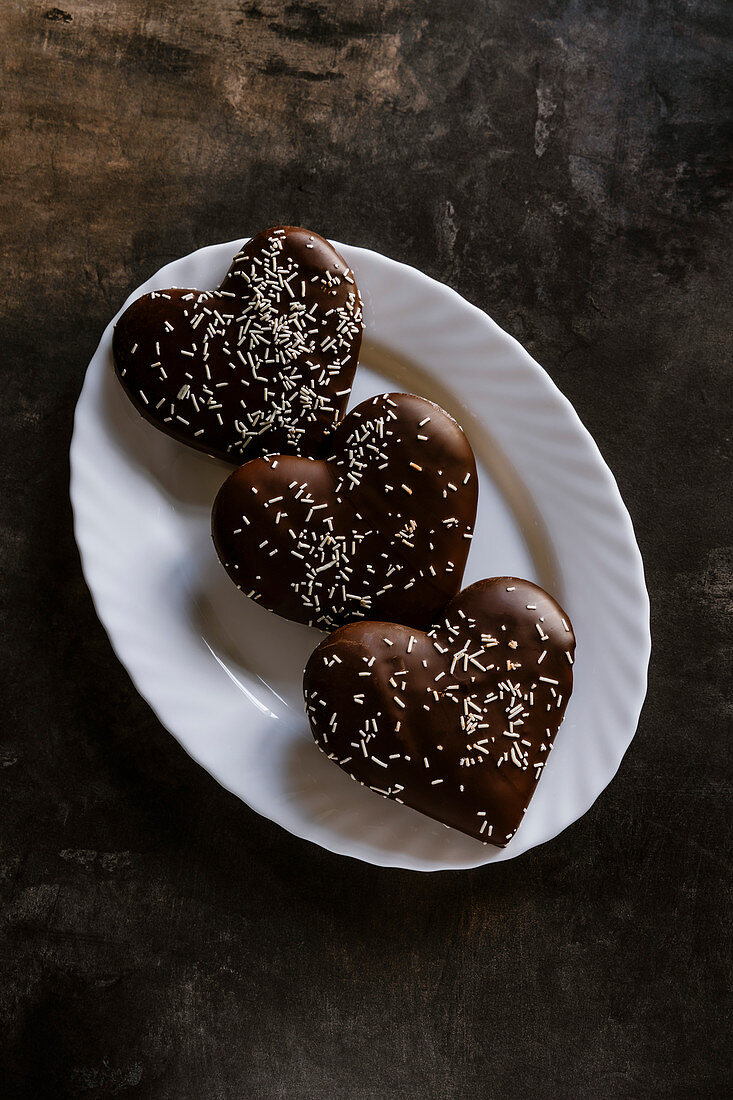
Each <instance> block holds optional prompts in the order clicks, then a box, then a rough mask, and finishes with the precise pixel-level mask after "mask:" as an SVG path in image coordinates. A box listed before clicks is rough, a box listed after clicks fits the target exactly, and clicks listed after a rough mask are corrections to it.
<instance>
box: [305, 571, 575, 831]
mask: <svg viewBox="0 0 733 1100" xmlns="http://www.w3.org/2000/svg"><path fill="white" fill-rule="evenodd" d="M574 652H575V637H574V634H573V630H572V627H571V625H570V621H569V619H568V617H567V615H566V614H565V612H564V611H563V610H562V608H561V607H560V606H559V605H558V604H557V603H556V602H555V600H553V599H552V597H551V596H549V595H548V594H547V593H546V592H545V591H544V590H543V589H541V588H538V586H537V585H535V584H531V583H530V582H529V581H523V580H518V579H516V578H514V577H494V578H492V579H491V580H484V581H478V583H476V584H472V585H471V586H470V587H469V588H466V589H464V591H463V592H461V593H460V594H459V595H458V596H456V598H455V599H453V600H452V601H451V602H450V603H449V604H448V606H447V607H446V608H445V611H444V613H443V614H442V615H441V616H440V619H439V620H438V621H436V623H435V625H434V626H433V627H432V628H431V629H430V631H429V632H428V633H423V632H422V631H419V630H411V629H410V628H409V627H405V626H402V625H397V624H395V623H381V622H363V623H352V624H351V625H349V626H345V627H342V628H341V629H340V630H337V631H336V632H335V633H334V634H331V635H330V636H329V637H328V638H326V639H325V640H324V641H323V642H321V644H320V645H319V646H318V648H317V649H316V650H315V651H314V652H313V654H312V655H311V657H310V660H309V661H308V664H307V666H306V670H305V677H304V692H305V700H306V711H307V714H308V717H309V719H310V724H311V729H312V731H313V736H314V738H315V740H316V743H317V744H318V746H319V748H321V749H322V750H323V752H325V753H326V754H327V755H328V756H329V758H330V759H331V760H333V761H335V763H337V764H338V765H339V766H340V767H342V768H343V769H344V771H346V772H348V774H349V775H350V776H351V778H352V779H355V780H357V781H358V782H360V783H363V784H365V785H366V786H368V787H370V788H371V789H372V790H373V791H376V792H377V793H378V794H381V795H384V796H385V797H386V798H391V799H394V801H395V802H402V803H405V804H406V805H408V806H412V807H413V808H414V809H416V810H420V811H421V813H424V814H427V815H428V817H433V818H436V819H437V820H438V821H442V822H443V823H444V824H446V825H450V826H452V827H453V828H454V829H460V830H461V832H464V833H468V835H469V836H473V837H476V838H477V839H478V840H481V841H484V842H487V843H491V844H496V845H498V846H499V847H504V846H505V845H506V844H507V843H508V841H509V840H511V838H512V836H513V835H514V833H515V832H516V830H517V828H518V827H519V825H520V824H521V821H522V816H523V814H524V811H525V810H526V808H527V805H528V804H529V801H530V799H531V798H532V795H533V794H534V790H535V787H536V786H537V783H538V781H539V778H540V776H541V775H542V769H543V768H544V766H545V763H546V761H547V757H548V754H549V752H550V749H551V748H552V743H553V741H554V738H555V734H556V733H557V730H558V727H559V726H560V723H561V722H562V720H563V716H564V714H565V707H566V706H567V702H568V699H569V697H570V693H571V691H572V686H573V669H572V665H573V654H574Z"/></svg>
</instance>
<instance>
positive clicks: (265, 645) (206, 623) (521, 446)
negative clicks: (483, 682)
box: [71, 242, 650, 871]
mask: <svg viewBox="0 0 733 1100" xmlns="http://www.w3.org/2000/svg"><path fill="white" fill-rule="evenodd" d="M241 243H242V242H231V243H228V244H220V245H214V246H212V247H210V248H203V249H201V250H200V251H198V252H194V253H192V254H191V255H190V256H185V257H184V258H183V259H180V260H176V261H175V262H174V263H171V264H168V266H167V267H164V268H162V269H161V270H160V271H159V272H158V273H157V274H156V275H154V276H153V278H152V279H149V280H148V282H146V283H145V284H144V285H143V286H141V287H139V289H138V290H136V291H135V292H134V293H133V294H132V295H131V296H130V299H128V301H131V300H132V299H133V298H136V297H138V296H139V295H140V294H143V293H146V292H147V291H150V290H155V289H162V288H164V287H168V286H185V287H195V288H197V289H200V290H205V289H211V288H213V287H215V286H217V285H218V284H219V282H220V281H221V279H222V277H223V275H224V273H225V272H226V270H227V268H228V266H229V263H230V261H231V258H232V256H233V255H234V253H235V252H236V251H237V250H238V249H239V247H240V246H241ZM336 247H337V248H338V249H339V250H340V251H341V252H342V253H343V255H344V256H345V258H346V260H347V262H348V263H349V264H350V265H351V267H352V268H353V269H354V271H355V273H356V278H357V281H358V285H359V288H360V290H361V293H362V296H363V299H364V303H365V319H366V338H365V341H364V346H363V349H362V357H361V362H362V365H361V367H360V368H359V370H358V372H357V377H356V384H355V386H354V391H353V394H352V401H351V404H352V405H354V404H356V403H358V402H359V401H361V400H363V399H364V398H365V397H368V396H370V395H372V394H376V393H382V392H384V391H385V390H389V389H404V390H410V391H412V392H414V393H418V394H422V395H423V396H425V397H429V398H432V399H433V400H436V401H438V402H439V403H440V404H441V405H443V406H444V407H445V408H447V409H448V410H449V411H450V412H452V413H453V414H454V415H455V416H456V418H457V419H458V420H459V421H460V423H461V424H463V426H464V428H465V430H466V432H467V434H468V436H469V438H470V440H471V443H472V445H473V448H474V450H475V452H476V457H477V459H478V462H479V467H480V497H479V514H478V521H477V526H476V533H475V536H474V539H473V543H472V548H471V552H470V556H469V559H468V566H467V569H466V575H465V583H466V584H469V583H471V582H472V581H474V580H478V579H480V578H481V577H487V576H496V575H508V574H512V575H515V576H521V577H527V578H528V579H530V580H534V581H536V582H537V583H539V584H541V585H543V587H545V588H547V589H548V590H549V591H550V592H551V593H552V594H553V595H554V596H556V597H557V598H558V599H559V601H560V602H561V603H562V604H563V606H564V607H565V608H566V609H567V611H568V612H569V614H570V616H571V618H572V621H573V625H574V627H575V632H576V635H577V640H578V651H577V659H576V664H575V688H574V691H573V696H572V698H571V700H570V704H569V706H568V709H567V714H566V718H565V722H564V724H563V726H562V728H561V729H560V732H559V734H558V736H557V740H556V743H555V748H554V750H553V752H552V755H551V757H550V759H549V762H548V765H547V767H546V768H545V771H544V773H543V776H542V781H541V782H540V784H539V786H538V788H537V793H536V794H535V796H534V798H533V800H532V802H531V804H530V806H529V809H528V811H527V814H526V816H525V819H524V821H523V823H522V826H521V828H520V829H519V831H518V832H517V834H516V836H515V837H514V839H513V840H512V841H511V843H510V844H509V846H508V847H507V848H505V849H498V848H494V847H492V846H487V845H483V844H480V843H479V842H478V841H475V840H472V839H471V838H470V837H467V836H464V835H463V834H461V833H459V832H456V831H455V830H453V829H447V828H446V827H445V826H442V825H440V824H438V823H436V822H434V821H431V820H430V819H429V818H427V817H423V816H422V815H421V814H418V813H417V812H416V811H414V810H411V809H409V808H408V807H406V806H399V805H397V804H396V803H394V802H389V801H387V800H386V799H384V798H380V797H379V796H377V795H375V794H373V793H372V792H371V791H368V790H366V789H364V788H362V787H360V786H358V785H357V784H355V783H353V782H352V781H351V780H350V779H349V778H348V776H346V775H345V774H344V773H343V772H342V771H341V770H340V769H339V768H338V767H336V766H334V765H333V764H332V763H331V762H330V761H329V760H327V759H326V758H325V757H324V756H323V755H322V754H321V753H319V752H318V751H317V749H316V747H315V745H314V743H313V741H312V738H311V735H310V732H309V729H308V724H307V721H306V718H305V715H304V712H303V697H302V689H301V680H302V673H303V668H304V665H305V662H306V660H307V658H308V655H309V654H310V653H311V651H312V650H313V649H314V648H315V646H316V644H317V643H318V641H319V639H320V638H321V637H322V636H323V635H322V634H321V633H320V632H319V631H316V630H312V629H309V628H308V627H304V626H299V625H297V624H294V623H289V622H286V621H285V620H283V619H280V618H278V617H277V616H276V615H272V614H270V613H268V612H267V611H264V610H263V609H262V608H260V607H258V606H257V605H256V604H254V603H252V602H250V601H249V600H247V599H246V598H245V597H244V596H242V595H241V594H240V593H238V592H237V590H236V589H235V588H234V586H233V585H232V583H231V581H230V580H229V579H228V577H227V576H226V575H225V573H224V571H223V569H222V568H221V566H220V565H219V562H218V560H217V558H216V555H215V553H214V549H213V546H212V543H211V538H210V535H209V516H210V508H211V504H212V501H213V498H214V496H215V494H216V492H217V490H218V488H219V486H220V484H221V482H222V481H223V480H224V478H225V477H226V475H227V473H228V472H229V469H230V468H229V467H227V466H225V465H223V464H221V463H219V462H217V461H215V460H213V459H209V458H207V457H206V456H203V455H200V454H198V453H196V452H195V451H192V450H190V449H188V448H187V447H185V446H183V445H181V444H179V443H176V442H175V441H173V440H171V439H169V438H168V437H167V436H165V435H163V434H162V432H159V431H157V430H156V429H155V428H153V427H152V426H151V425H150V424H148V423H146V422H145V421H144V420H142V419H141V418H140V417H139V416H138V414H137V413H136V412H135V410H134V409H133V407H132V405H131V404H130V402H129V401H128V399H127V398H126V397H125V395H124V394H123V392H122V389H121V387H120V386H119V384H118V382H117V380H116V378H115V376H114V373H113V369H112V351H111V348H112V327H113V324H114V321H112V322H111V323H110V324H109V325H108V327H107V329H106V330H105V332H104V335H103V336H102V339H101V342H100V344H99V347H98V348H97V351H96V353H95V355H94V358H93V359H92V361H91V363H90V364H89V369H88V370H87V374H86V378H85V381H84V387H83V389H82V392H81V396H80V397H79V402H78V405H77V409H76V417H75V422H74V436H73V440H72V444H71V500H72V505H73V509H74V522H75V533H76V539H77V542H78V545H79V550H80V553H81V558H82V563H83V568H84V575H85V577H86V580H87V583H88V585H89V588H90V590H91V592H92V596H93V598H94V603H95V606H96V609H97V613H98V615H99V617H100V619H101V621H102V623H103V624H104V626H105V628H106V630H107V633H108V634H109V637H110V640H111V642H112V645H113V646H114V648H115V651H116V652H117V654H118V656H119V658H120V660H121V661H122V663H123V664H124V665H125V667H126V668H127V670H128V672H129V673H130V676H131V677H132V679H133V681H134V683H135V684H136V686H137V688H138V690H139V691H140V692H141V694H142V695H143V696H144V697H145V699H147V701H148V702H149V703H150V705H151V706H152V707H153V709H154V710H155V712H156V714H157V715H158V717H159V718H160V720H161V722H162V723H163V724H164V725H165V726H166V727H167V728H168V729H169V730H170V731H171V733H172V734H173V735H174V736H175V737H176V738H177V739H178V740H179V741H180V743H181V744H182V745H183V747H184V748H185V749H186V750H187V751H188V752H189V753H190V754H191V756H193V757H194V759H196V760H198V762H199V763H200V764H201V765H202V766H203V767H204V768H206V770H207V771H209V772H210V773H211V774H212V775H213V776H214V777H215V778H216V779H217V780H218V781H219V782H220V783H221V784H222V785H223V786H224V787H227V788H228V789H229V790H230V791H232V792H233V793H234V794H236V795H238V796H239V797H240V798H241V799H243V801H244V802H246V803H247V804H248V805H249V806H251V807H252V808H253V809H254V810H257V812H258V813H261V814H264V815H265V816H266V817H269V818H271V819H272V820H273V821H276V822H277V823H278V824H280V825H282V826H283V827H284V828H285V829H288V830H289V831H290V832H292V833H295V834H296V835H297V836H301V837H304V838H306V839H308V840H312V841H314V842H315V843H317V844H320V845H322V846H323V847H324V848H327V849H329V850H330V851H332V852H339V853H341V854H343V855H349V856H355V857H357V858H359V859H363V860H366V861H367V862H369V863H374V864H378V865H382V866H393V867H406V868H412V869H415V870H421V871H432V870H443V869H455V868H462V867H474V866H477V865H479V864H483V863H491V862H494V861H496V860H504V859H511V858H512V857H513V856H518V855H520V853H522V852H525V851H526V850H527V849H528V848H532V847H534V846H535V845H536V844H541V843H543V842H544V841H546V840H549V839H550V838H551V837H553V836H555V835H556V834H557V833H559V832H560V831H561V830H562V829H564V828H566V826H568V825H570V824H571V823H572V822H573V821H575V820H576V819H577V818H578V817H580V816H581V815H582V814H583V813H585V811H586V810H587V809H588V808H589V807H590V806H591V805H592V803H593V802H594V801H595V799H596V798H597V797H598V795H599V794H600V793H601V791H602V790H603V789H604V787H605V786H606V785H607V784H608V783H609V782H610V780H611V779H612V777H613V775H614V774H615V772H616V770H617V768H618V766H619V763H620V761H621V758H622V756H623V754H624V752H625V751H626V749H627V748H628V745H629V743H630V741H631V739H632V737H633V735H634V731H635V729H636V724H637V721H638V718H639V712H640V710H641V706H642V703H643V701H644V695H645V693H646V672H647V665H648V661H649V653H650V636H649V601H648V597H647V592H646V588H645V585H644V573H643V567H642V561H641V556H640V553H639V549H638V547H637V545H636V541H635V539H634V532H633V529H632V526H631V520H630V518H629V514H628V512H627V511H626V508H625V507H624V504H623V501H622V499H621V496H620V494H619V491H618V488H617V486H616V482H615V481H614V479H613V476H612V474H611V472H610V470H609V469H608V467H607V466H606V464H605V463H604V461H603V459H602V458H601V455H600V453H599V451H598V448H597V447H596V445H595V443H594V441H593V439H592V438H591V436H590V435H589V434H588V432H587V431H586V429H585V428H584V427H583V425H582V424H581V422H580V420H579V419H578V417H577V415H576V413H575V411H574V410H573V408H572V406H571V405H570V404H569V402H568V401H567V400H566V399H565V398H564V397H563V396H562V394H561V393H560V392H559V390H558V389H557V388H556V387H555V385H554V384H553V383H552V381H551V380H550V379H549V378H548V376H547V375H546V374H545V372H544V371H543V370H542V368H541V367H540V366H539V365H538V364H537V363H535V362H534V360H533V359H531V358H530V356H529V355H528V354H527V352H526V351H525V350H524V349H523V348H522V347H521V345H520V344H518V343H517V341H516V340H514V339H513V338H512V337H511V336H508V335H507V333H505V332H503V331H502V329H500V328H499V327H498V325H496V324H495V323H494V322H493V321H492V320H491V319H490V318H489V317H488V316H487V315H486V314H485V313H483V312H481V310H479V309H476V308H475V307H474V306H472V305H469V303H468V302H466V301H465V300H464V299H463V298H461V297H460V296H459V295H458V294H456V293H455V292H454V291H452V290H450V289H449V288H448V287H446V286H444V285H443V284H441V283H438V282H435V281H434V280H433V279H430V278H428V277H427V276H426V275H423V274H422V273H421V272H419V271H416V270H415V269H414V268H411V267H407V266H405V265H404V264H400V263H396V262H395V261H394V260H389V259H387V258H386V257H384V256H381V255H379V254H377V253H375V252H370V251H367V250H366V249H362V248H351V247H347V246H345V245H341V244H336ZM126 304H127V303H126ZM123 308H124V307H123ZM120 312H122V311H120ZM115 320H116V318H115Z"/></svg>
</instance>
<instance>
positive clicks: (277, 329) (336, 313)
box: [112, 226, 363, 464]
mask: <svg viewBox="0 0 733 1100" xmlns="http://www.w3.org/2000/svg"><path fill="white" fill-rule="evenodd" d="M362 328H363V325H362V311H361V301H360V299H359V293H358V291H357V288H356V284H355V282H354V277H353V275H352V273H351V271H350V270H349V268H348V266H347V264H346V261H345V260H344V259H343V258H342V257H341V256H340V255H339V254H338V252H337V251H336V250H335V249H334V248H333V247H332V246H331V245H330V244H329V243H328V241H326V240H324V239H323V237H319V236H318V234H317V233H311V232H309V231H308V230H307V229H299V228H297V227H295V226H278V227H276V228H274V229H267V230H265V231H264V232H263V233H260V234H259V235H258V236H256V237H254V238H253V239H252V240H251V241H250V242H249V243H248V244H246V245H245V246H244V247H243V248H242V250H241V252H239V253H238V254H237V255H236V256H235V257H234V261H233V263H232V266H231V267H230V269H229V272H228V273H227V275H226V277H225V279H224V281H223V283H222V284H221V286H220V287H219V289H218V290H211V291H199V290H181V289H177V288H174V289H171V290H158V291H154V292H153V293H152V294H145V295H144V296H143V297H142V298H138V299H137V300H136V301H135V302H133V303H132V305H131V306H129V307H128V308H127V309H126V310H125V312H124V313H123V314H122V316H121V317H120V319H119V321H118V322H117V325H116V326H115V331H114V338H113V345H112V346H113V352H114V361H115V368H116V371H117V375H118V377H119V379H120V381H121V383H122V385H123V386H124V388H125V390H126V392H127V394H128V396H129V397H130V399H131V400H132V402H133V404H134V405H135V407H136V408H137V410H138V411H139V412H140V413H142V415H143V416H144V417H146V418H147V419H148V420H149V421H151V423H153V424H155V426H156V427H158V428H161V429H162V430H163V431H164V432H167V433H168V434H169V435H172V436H173V437H174V438H175V439H178V440H180V442H182V443H187V444H188V445H189V446H191V447H195V448H197V450H200V451H205V452H206V453H207V454H210V455H214V456H215V457H217V458H222V459H224V460H225V461H227V462H235V463H237V464H239V463H241V462H244V461H246V460H247V459H248V458H250V457H252V458H255V457H257V455H261V454H267V453H268V452H273V451H274V452H277V451H292V452H296V453H299V454H319V453H323V448H324V447H326V448H327V447H328V442H327V437H328V433H329V431H330V430H331V429H332V428H333V426H334V425H335V424H336V423H337V421H338V420H339V418H340V417H341V414H342V413H343V411H344V409H345V408H346V403H347V401H348V397H349V393H350V391H351V383H352V381H353V378H354V371H355V370H356V364H357V359H358V356H359V347H360V345H361V336H362Z"/></svg>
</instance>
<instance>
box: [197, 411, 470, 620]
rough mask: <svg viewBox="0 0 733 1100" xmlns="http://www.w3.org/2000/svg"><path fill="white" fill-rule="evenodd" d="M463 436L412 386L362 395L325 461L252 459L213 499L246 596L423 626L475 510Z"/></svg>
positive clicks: (294, 610)
mask: <svg viewBox="0 0 733 1100" xmlns="http://www.w3.org/2000/svg"><path fill="white" fill-rule="evenodd" d="M477 500H478V483H477V477H476V463H475V460H474V457H473V452H472V450H471V446H470V444H469V442H468V440H467V439H466V436H465V435H464V433H463V430H462V429H461V427H460V425H458V424H457V423H456V421H455V420H454V419H453V418H452V417H451V416H449V415H448V413H446V412H445V411H444V410H443V409H441V408H439V406H437V405H434V404H433V403H432V402H431V401H426V400H424V398H421V397H415V396H413V395H411V394H400V393H392V394H382V395H380V396H379V397H374V398H370V399H369V400H368V401H364V402H362V404H361V405H359V406H357V408H356V409H354V410H353V411H352V412H350V413H349V414H348V416H347V417H346V418H345V419H344V420H343V421H342V422H341V424H340V425H339V426H338V428H337V429H336V431H335V433H334V435H333V440H332V453H331V454H330V455H329V457H328V459H327V460H324V461H320V460H318V461H316V460H311V459H307V458H298V457H296V456H292V455H291V456H288V455H277V456H270V457H268V458H261V459H257V460H255V461H253V462H248V463H247V464H246V465H244V466H242V467H241V469H239V470H237V471H235V472H234V473H233V474H232V475H231V476H230V477H229V478H228V479H227V481H226V482H225V483H224V485H223V486H222V488H221V490H220V492H219V495H218V497H217V499H216V502H215V504H214V509H213V514H212V533H213V538H214V544H215V546H216V549H217V552H218V554H219V557H220V558H221V560H222V562H223V564H224V566H225V568H226V570H227V572H228V573H229V575H230V576H231V577H232V579H233V580H234V581H235V583H236V584H237V585H238V586H239V588H241V590H242V591H243V592H245V593H246V594H247V595H248V596H250V597H251V598H252V599H254V600H257V602H258V603H261V604H262V605H263V606H264V607H267V608H269V609H270V610H271V611H276V612H277V613H278V614H279V615H283V616H285V617H286V618H288V619H295V620H296V621H297V622H304V623H308V624H310V625H313V626H319V627H321V628H322V629H324V630H332V629H334V627H336V626H339V625H340V624H342V623H346V622H351V621H353V620H356V619H365V618H369V619H374V618H385V619H389V620H390V621H392V622H403V623H408V624H413V625H415V626H423V627H424V626H427V625H428V624H429V623H430V622H431V621H432V619H433V618H434V617H435V615H436V614H438V612H439V611H440V610H441V609H442V608H443V607H444V606H445V604H446V603H447V602H448V600H450V599H451V598H452V597H453V596H454V595H455V594H456V592H458V590H459V589H460V586H461V579H462V577H463V570H464V567H465V564H466V557H467V555H468V549H469V546H470V539H471V535H472V532H473V524H474V521H475V518H476V504H477Z"/></svg>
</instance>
